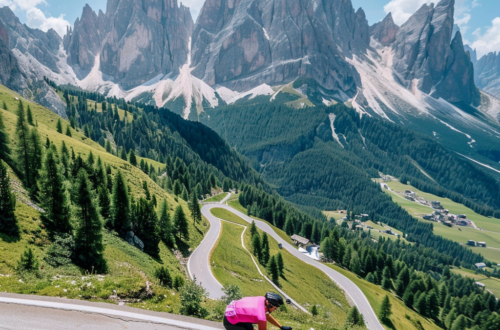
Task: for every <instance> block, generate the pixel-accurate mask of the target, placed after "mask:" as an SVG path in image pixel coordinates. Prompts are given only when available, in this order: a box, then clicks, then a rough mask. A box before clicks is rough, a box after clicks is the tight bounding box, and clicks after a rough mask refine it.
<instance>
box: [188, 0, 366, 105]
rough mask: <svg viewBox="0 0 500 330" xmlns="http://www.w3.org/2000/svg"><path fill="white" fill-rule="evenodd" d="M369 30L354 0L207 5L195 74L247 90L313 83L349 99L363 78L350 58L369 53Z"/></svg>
mask: <svg viewBox="0 0 500 330" xmlns="http://www.w3.org/2000/svg"><path fill="white" fill-rule="evenodd" d="M369 38H370V36H369V26H368V22H367V21H366V17H365V14H364V11H363V10H362V9H360V10H358V11H357V12H356V11H354V8H353V7H352V4H351V1H350V0H341V1H326V0H306V1H299V0H287V1H285V0H271V1H268V0H207V1H206V2H205V4H204V6H203V9H202V11H201V13H200V16H199V17H198V21H197V23H196V26H195V30H194V33H193V56H192V61H193V66H194V70H193V74H194V75H195V76H197V77H199V78H200V79H202V80H203V81H205V82H206V83H208V84H209V85H222V86H225V87H228V88H230V89H236V90H238V91H246V90H249V89H251V88H254V87H256V86H258V85H261V84H269V85H280V84H286V83H290V82H292V81H294V80H296V79H297V78H299V77H304V78H312V79H313V80H314V81H316V83H318V84H319V86H320V87H321V88H322V89H323V90H329V91H334V92H332V93H333V94H335V97H336V98H338V99H348V98H349V97H352V96H354V95H355V93H356V90H357V85H356V82H355V81H356V79H357V73H356V71H355V70H354V69H353V67H352V66H351V65H350V64H348V63H347V61H346V59H345V57H346V56H348V57H352V55H354V54H357V55H359V56H362V54H363V53H364V52H366V49H367V48H368V47H369Z"/></svg>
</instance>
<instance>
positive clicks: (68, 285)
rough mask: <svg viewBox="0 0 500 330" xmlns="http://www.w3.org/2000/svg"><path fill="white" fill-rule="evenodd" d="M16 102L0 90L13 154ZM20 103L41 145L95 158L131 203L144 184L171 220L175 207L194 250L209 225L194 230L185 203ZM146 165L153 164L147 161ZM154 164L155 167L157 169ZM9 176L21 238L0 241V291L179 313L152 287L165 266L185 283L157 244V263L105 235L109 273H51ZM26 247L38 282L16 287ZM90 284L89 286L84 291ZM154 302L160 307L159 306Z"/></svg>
mask: <svg viewBox="0 0 500 330" xmlns="http://www.w3.org/2000/svg"><path fill="white" fill-rule="evenodd" d="M16 98H20V96H19V95H17V94H15V93H14V92H12V91H10V90H8V89H7V88H5V87H3V86H0V104H2V103H3V101H5V103H6V104H7V107H8V109H9V110H8V111H5V110H0V111H1V112H2V116H3V120H4V123H5V127H6V131H7V133H8V134H9V136H10V141H11V148H12V149H14V148H15V144H16V140H15V136H14V129H15V123H16V120H17V116H16V115H15V111H16V109H17V105H18V102H19V101H18V100H16ZM23 103H24V104H25V107H26V106H27V105H29V106H30V107H31V110H32V112H33V116H34V120H35V121H36V123H37V125H38V126H37V130H38V132H39V133H40V136H41V139H42V141H43V142H45V139H46V138H49V139H50V141H52V142H53V143H54V144H55V145H56V146H57V148H58V149H60V147H61V145H62V142H63V141H64V142H65V144H66V145H67V147H68V148H70V150H71V149H73V150H74V151H75V154H77V155H78V154H80V155H81V156H82V158H84V159H86V157H87V155H88V154H89V153H90V152H92V153H93V155H94V157H96V158H97V157H100V158H101V159H102V161H103V163H104V164H105V165H109V166H110V167H111V169H112V173H113V175H114V174H116V172H117V171H118V170H120V171H121V172H122V173H123V175H124V177H125V179H126V182H127V184H128V185H129V186H130V189H131V195H132V196H133V197H134V198H139V197H141V196H144V191H143V189H142V182H143V181H146V182H147V183H148V186H149V189H150V192H151V194H154V195H156V198H157V199H158V200H159V201H161V200H162V199H163V198H166V199H167V201H168V206H169V212H170V214H171V215H172V214H173V210H174V209H175V207H176V206H177V205H179V204H180V205H181V206H182V208H183V209H184V212H185V214H186V215H187V217H188V221H189V231H190V240H189V241H188V242H187V244H188V245H189V248H190V249H191V250H193V249H194V248H195V247H196V246H197V245H198V244H199V242H200V241H201V240H202V238H203V234H204V232H206V231H207V230H208V224H207V222H206V221H205V220H204V222H203V223H202V224H201V225H198V226H197V227H195V226H194V222H193V220H192V219H191V217H190V216H189V215H190V212H189V210H188V206H187V203H186V202H184V201H183V200H181V199H180V198H179V199H178V198H177V197H175V196H173V195H171V194H169V193H167V192H166V191H164V190H163V189H161V188H160V187H159V186H158V185H156V183H155V182H154V181H153V180H151V179H150V178H149V177H148V176H147V175H146V174H144V173H143V172H142V171H141V170H140V169H138V168H137V167H134V166H132V165H130V164H129V163H127V162H125V161H123V160H122V159H119V158H117V157H115V156H113V155H111V154H109V153H106V151H105V150H104V149H103V148H102V147H101V146H100V145H99V144H98V143H96V142H94V141H92V140H91V139H88V138H86V137H85V136H84V135H83V134H82V133H81V132H79V131H75V130H73V129H72V137H71V138H70V137H68V136H66V135H64V134H59V133H57V131H56V124H57V120H58V119H59V117H58V116H57V115H56V114H54V113H52V112H51V111H49V110H47V109H45V108H43V107H42V106H40V105H38V104H35V103H31V102H28V101H25V100H23ZM67 125H69V122H68V121H65V120H63V132H65V130H66V126H67ZM148 162H150V163H153V164H156V163H154V162H151V161H148ZM157 164H158V165H159V163H157ZM11 174H12V175H11V179H12V181H13V184H14V185H15V187H16V190H18V191H16V196H18V203H17V206H16V216H17V218H18V220H19V224H20V227H21V238H20V240H19V241H15V242H12V241H10V240H9V239H8V238H7V237H5V236H0V274H3V275H5V276H0V285H1V288H2V291H8V292H18V293H29V294H41V295H51V296H61V297H68V298H83V299H93V300H103V301H108V302H114V301H115V300H116V298H114V299H110V298H109V297H110V296H112V295H113V290H116V294H117V295H118V296H120V297H121V298H123V299H128V300H130V302H131V303H132V302H134V299H139V297H141V298H142V300H143V301H142V302H141V303H139V304H138V305H137V306H138V307H145V308H149V309H151V310H162V311H170V312H178V311H179V308H180V301H179V298H178V294H177V295H175V293H174V292H172V291H171V290H168V289H164V288H162V287H160V286H159V285H157V280H156V279H155V278H154V275H153V274H154V271H155V269H156V268H157V267H158V266H160V265H164V266H166V267H167V268H168V269H169V270H170V272H171V275H172V276H176V275H181V276H183V277H185V278H187V275H186V272H185V270H184V267H183V266H182V265H181V263H180V262H179V260H178V259H177V258H176V256H175V254H174V253H173V252H172V251H171V250H170V249H168V248H167V247H166V246H165V245H164V244H163V243H161V244H160V250H161V251H160V258H159V259H153V258H151V257H150V256H148V255H147V254H145V253H143V252H141V251H140V250H138V249H136V248H134V247H132V246H131V245H129V244H128V243H126V242H125V241H123V240H122V239H120V238H118V237H116V236H114V235H113V234H111V233H110V232H108V231H106V230H105V231H104V244H105V251H104V255H105V258H106V259H107V261H108V266H109V273H108V274H105V275H104V277H100V276H97V275H92V276H90V277H86V278H83V277H82V273H81V271H80V269H79V268H77V267H76V266H74V265H70V266H65V267H60V268H56V269H54V268H52V267H51V266H49V265H48V264H45V262H44V261H43V256H44V254H45V252H46V251H47V249H48V248H49V246H50V241H49V240H48V235H47V233H46V231H45V230H44V229H43V226H42V225H41V222H40V213H39V212H38V211H36V210H35V209H33V208H32V207H30V206H28V205H27V204H26V203H23V202H22V201H21V199H22V196H24V195H23V193H22V189H21V188H20V182H19V180H18V179H17V178H16V177H15V176H14V175H13V173H11ZM24 199H26V198H24ZM28 245H29V246H30V247H32V248H33V249H34V251H35V253H36V255H37V257H38V259H39V261H40V265H41V266H42V269H40V270H39V272H38V273H39V274H38V276H28V275H26V276H23V279H22V282H20V281H19V275H18V274H16V270H15V268H16V266H17V262H18V260H19V259H20V255H21V253H22V252H23V251H24V250H25V248H26V246H28ZM7 275H9V276H7ZM89 282H91V284H90V285H88V283H89ZM146 282H150V283H151V285H152V289H153V292H154V293H155V294H156V297H157V298H155V299H153V300H151V299H144V297H143V296H141V294H143V293H144V292H145V289H146ZM158 297H163V298H161V299H160V298H158ZM158 299H160V300H163V301H164V302H162V303H161V304H159V303H158Z"/></svg>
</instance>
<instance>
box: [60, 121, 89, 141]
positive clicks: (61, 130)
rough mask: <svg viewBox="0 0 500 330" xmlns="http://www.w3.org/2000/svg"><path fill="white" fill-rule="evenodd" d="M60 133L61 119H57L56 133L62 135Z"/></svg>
mask: <svg viewBox="0 0 500 330" xmlns="http://www.w3.org/2000/svg"><path fill="white" fill-rule="evenodd" d="M62 132H63V128H62V122H61V118H58V119H57V133H60V134H62ZM87 137H88V136H87Z"/></svg>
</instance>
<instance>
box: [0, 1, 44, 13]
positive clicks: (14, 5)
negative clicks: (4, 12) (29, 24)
mask: <svg viewBox="0 0 500 330" xmlns="http://www.w3.org/2000/svg"><path fill="white" fill-rule="evenodd" d="M40 4H47V2H45V0H0V7H4V6H9V7H10V9H12V10H17V9H19V10H22V11H27V10H29V9H31V8H33V7H36V6H38V5H40Z"/></svg>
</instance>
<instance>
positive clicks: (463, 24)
mask: <svg viewBox="0 0 500 330" xmlns="http://www.w3.org/2000/svg"><path fill="white" fill-rule="evenodd" d="M439 1H440V0H390V1H389V3H388V4H386V5H385V6H384V10H385V12H386V13H389V12H391V13H392V17H393V19H394V22H396V24H398V25H402V24H403V23H405V22H406V21H407V20H408V18H410V16H411V15H413V14H414V13H415V12H416V11H417V10H418V9H419V8H420V7H422V6H423V5H424V4H430V3H435V4H437V3H439ZM478 5H479V0H455V24H457V25H458V26H459V27H460V29H461V30H462V32H465V31H466V30H467V29H468V28H469V26H468V25H467V24H468V23H469V20H470V11H471V9H472V8H474V7H476V6H478Z"/></svg>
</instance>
